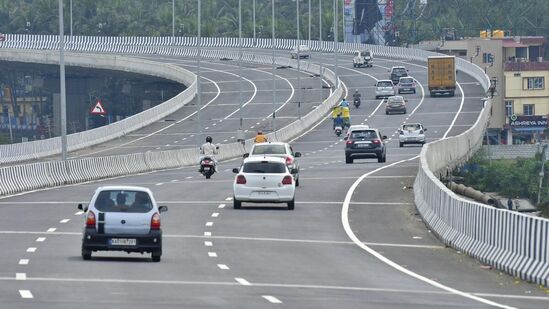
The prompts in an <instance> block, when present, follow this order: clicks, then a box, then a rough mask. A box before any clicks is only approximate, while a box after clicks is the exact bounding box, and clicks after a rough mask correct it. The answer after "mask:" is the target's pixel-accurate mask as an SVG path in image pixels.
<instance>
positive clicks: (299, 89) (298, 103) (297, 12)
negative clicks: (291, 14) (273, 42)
mask: <svg viewBox="0 0 549 309" xmlns="http://www.w3.org/2000/svg"><path fill="white" fill-rule="evenodd" d="M299 1H301V0H296V1H295V3H296V11H295V17H296V21H297V89H298V91H299V92H298V97H297V117H298V118H299V119H300V120H301V99H302V95H301V94H302V91H301V55H300V54H299V52H300V50H299V46H300V45H301V41H300V36H299Z"/></svg>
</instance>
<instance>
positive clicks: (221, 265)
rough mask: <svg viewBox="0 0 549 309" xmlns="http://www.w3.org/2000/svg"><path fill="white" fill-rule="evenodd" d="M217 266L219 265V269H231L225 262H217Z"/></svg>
mask: <svg viewBox="0 0 549 309" xmlns="http://www.w3.org/2000/svg"><path fill="white" fill-rule="evenodd" d="M217 267H219V269H222V270H229V269H230V268H229V266H227V265H225V264H217Z"/></svg>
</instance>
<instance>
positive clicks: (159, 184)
mask: <svg viewBox="0 0 549 309" xmlns="http://www.w3.org/2000/svg"><path fill="white" fill-rule="evenodd" d="M163 184H164V183H163V182H159V183H157V184H156V186H161V185H163Z"/></svg>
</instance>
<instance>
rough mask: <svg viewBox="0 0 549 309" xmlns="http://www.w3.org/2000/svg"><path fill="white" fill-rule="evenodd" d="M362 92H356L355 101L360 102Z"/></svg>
mask: <svg viewBox="0 0 549 309" xmlns="http://www.w3.org/2000/svg"><path fill="white" fill-rule="evenodd" d="M360 97H361V95H360V92H358V89H356V90H355V93H354V94H353V99H354V100H358V102H360Z"/></svg>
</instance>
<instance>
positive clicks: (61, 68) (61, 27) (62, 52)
mask: <svg viewBox="0 0 549 309" xmlns="http://www.w3.org/2000/svg"><path fill="white" fill-rule="evenodd" d="M59 78H60V80H61V89H60V92H61V93H60V97H61V99H60V101H61V102H60V103H61V108H60V111H61V159H62V160H63V161H66V160H67V103H66V89H65V37H64V24H63V0H59Z"/></svg>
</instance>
